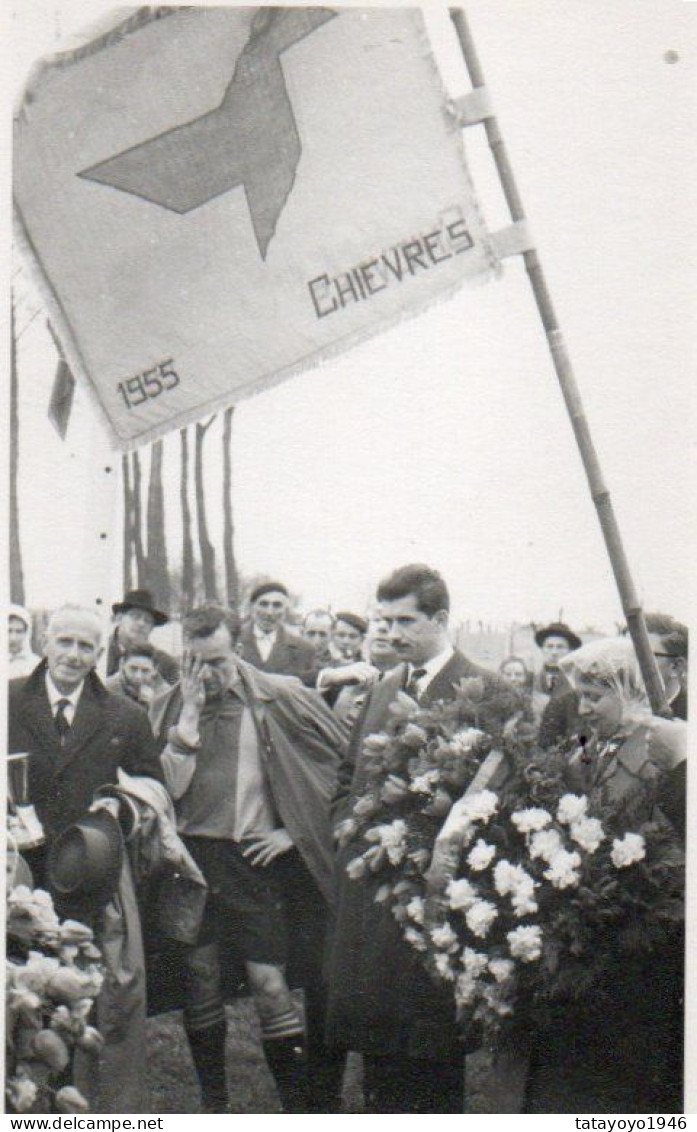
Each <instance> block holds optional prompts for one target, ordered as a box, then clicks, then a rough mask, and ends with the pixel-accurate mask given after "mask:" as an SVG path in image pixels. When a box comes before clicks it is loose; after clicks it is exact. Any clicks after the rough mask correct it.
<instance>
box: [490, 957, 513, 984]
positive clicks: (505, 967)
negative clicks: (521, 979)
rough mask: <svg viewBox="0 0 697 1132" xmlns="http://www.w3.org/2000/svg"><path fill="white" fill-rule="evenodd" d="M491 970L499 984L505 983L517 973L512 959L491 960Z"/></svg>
mask: <svg viewBox="0 0 697 1132" xmlns="http://www.w3.org/2000/svg"><path fill="white" fill-rule="evenodd" d="M489 970H490V971H491V973H492V975H493V976H494V978H495V979H496V982H497V983H505V981H506V979H510V977H511V975H512V974H513V972H514V971H515V963H514V962H513V960H512V959H490V960H489Z"/></svg>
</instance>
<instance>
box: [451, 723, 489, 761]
mask: <svg viewBox="0 0 697 1132" xmlns="http://www.w3.org/2000/svg"><path fill="white" fill-rule="evenodd" d="M483 738H484V732H483V731H478V730H477V728H476V727H462V728H461V729H460V730H459V731H456V732H455V734H454V735H453V737H452V739H451V740H450V746H451V747H452V749H453V750H454V751H457V753H458V754H462V755H466V754H468V752H469V751H471V750H472V748H473V747H476V745H477V743H478V742H479V740H480V739H483Z"/></svg>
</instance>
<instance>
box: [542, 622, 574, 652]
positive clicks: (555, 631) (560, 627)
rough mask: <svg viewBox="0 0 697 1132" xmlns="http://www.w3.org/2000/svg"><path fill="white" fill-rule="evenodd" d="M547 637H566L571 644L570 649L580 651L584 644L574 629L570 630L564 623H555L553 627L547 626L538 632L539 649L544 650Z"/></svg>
mask: <svg viewBox="0 0 697 1132" xmlns="http://www.w3.org/2000/svg"><path fill="white" fill-rule="evenodd" d="M547 637H564V639H565V640H567V641H568V642H569V648H570V649H580V647H581V645H582V644H583V641H582V640H581V638H580V637H577V636H576V634H575V633H574V631H573V629H570V628H569V626H568V625H565V624H564V622H563V621H553V622H552V624H551V625H545V626H544V627H543V628H542V629H538V630H537V632H536V633H535V644H536V645H537V647H538V648H542V646H543V644H544V643H545V641H546V640H547Z"/></svg>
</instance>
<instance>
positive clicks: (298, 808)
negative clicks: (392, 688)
mask: <svg viewBox="0 0 697 1132" xmlns="http://www.w3.org/2000/svg"><path fill="white" fill-rule="evenodd" d="M239 672H240V676H241V677H242V683H243V685H244V688H245V693H246V696H247V703H248V705H249V707H250V708H251V710H252V712H253V715H254V719H255V723H256V725H257V731H258V734H259V737H260V753H261V756H262V759H263V762H264V769H265V771H266V775H267V779H268V783H269V788H270V791H271V795H272V798H273V802H274V805H275V807H276V810H277V811H278V815H279V817H280V819H281V822H282V824H283V826H284V828H285V829H286V830H287V831H288V833H289V835H290V837H291V839H292V841H293V844H294V845H295V846H296V848H297V849H298V851H299V852H300V854H301V856H302V858H303V860H304V861H305V864H306V865H307V868H308V869H309V871H310V873H311V874H312V876H313V877H314V880H315V882H316V884H317V887H318V888H319V890H320V892H321V893H322V895H323V896H324V898H325V900H326V901H327V903H332V902H333V897H334V885H333V868H334V850H333V842H332V833H331V824H330V806H331V800H332V796H333V794H334V791H335V789H336V775H337V769H338V766H339V762H340V760H341V757H342V755H343V753H344V749H345V745H346V733H345V730H344V728H343V727H342V726H341V724H340V723H339V722H338V720H336V719H335V717H334V716H333V715H332V713H331V712H330V711H329V709H328V708H327V707H326V706H325V704H324V703H323V701H322V699H321V697H320V696H319V695H318V694H317V693H316V692H313V691H310V690H309V689H308V688H304V687H303V686H302V684H300V683H298V682H297V681H296V680H288V679H286V678H282V677H278V676H268V675H266V674H265V673H262V672H258V671H256V670H255V669H254V668H253V667H252V666H251V665H247V664H244V663H241V664H240V665H239ZM181 704H182V700H181V692H180V690H179V687H178V686H177V687H176V688H173V689H172V690H171V691H170V692H168V693H166V694H165V695H164V696H163V697H161V698H160V699H158V700H156V701H155V703H154V704H153V707H152V709H151V713H150V717H151V720H152V724H153V728H154V730H155V732H156V734H157V735H158V737H159V742H160V745H161V747H164V746H165V745H166V742H167V737H168V734H169V729H170V727H171V726H173V725H174V724H176V723H177V721H178V719H179V715H180V714H181ZM192 757H195V756H192Z"/></svg>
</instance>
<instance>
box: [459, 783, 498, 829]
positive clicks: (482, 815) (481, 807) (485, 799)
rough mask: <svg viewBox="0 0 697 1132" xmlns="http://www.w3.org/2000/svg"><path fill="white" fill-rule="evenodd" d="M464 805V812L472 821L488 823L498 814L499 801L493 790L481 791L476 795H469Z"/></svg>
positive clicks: (464, 800)
mask: <svg viewBox="0 0 697 1132" xmlns="http://www.w3.org/2000/svg"><path fill="white" fill-rule="evenodd" d="M463 803H464V812H465V813H466V814H467V816H468V817H469V818H470V820H471V821H483V822H488V821H489V819H490V818H491V817H493V815H494V814H495V813H496V811H497V809H498V805H499V800H498V797H497V795H496V794H494V792H493V790H480V791H478V792H477V793H476V794H468V795H467V796H466V797H465V798H464V799H463Z"/></svg>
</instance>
